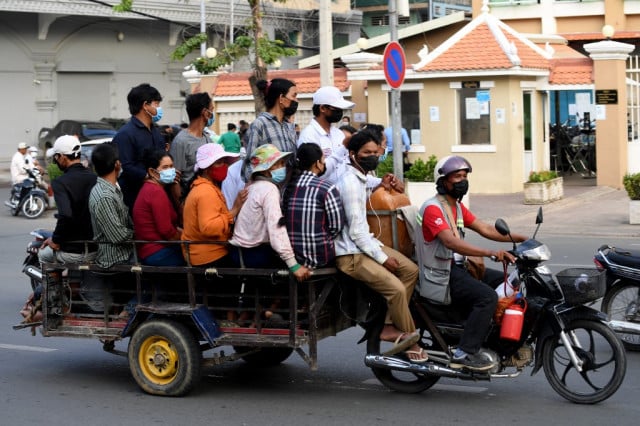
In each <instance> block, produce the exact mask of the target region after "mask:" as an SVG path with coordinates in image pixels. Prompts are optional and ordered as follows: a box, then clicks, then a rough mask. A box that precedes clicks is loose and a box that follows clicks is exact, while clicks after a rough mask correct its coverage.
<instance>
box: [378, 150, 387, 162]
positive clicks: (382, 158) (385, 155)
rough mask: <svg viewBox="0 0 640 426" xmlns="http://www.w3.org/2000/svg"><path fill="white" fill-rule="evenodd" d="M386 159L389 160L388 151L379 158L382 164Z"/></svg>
mask: <svg viewBox="0 0 640 426" xmlns="http://www.w3.org/2000/svg"><path fill="white" fill-rule="evenodd" d="M386 159H387V151H385V152H384V154H382V155H381V156H380V157H378V161H379V162H380V163H382V162H383V161H384V160H386Z"/></svg>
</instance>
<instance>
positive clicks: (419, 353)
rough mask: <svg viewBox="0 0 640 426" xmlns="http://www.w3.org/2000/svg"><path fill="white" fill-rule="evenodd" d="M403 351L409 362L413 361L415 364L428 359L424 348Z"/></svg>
mask: <svg viewBox="0 0 640 426" xmlns="http://www.w3.org/2000/svg"><path fill="white" fill-rule="evenodd" d="M404 353H405V354H406V355H407V359H408V360H409V361H410V362H415V363H417V364H420V363H422V362H427V361H429V355H427V353H426V352H425V350H424V349H422V348H420V350H419V351H404ZM409 355H418V356H420V358H418V359H413V358H411V357H410V356H409Z"/></svg>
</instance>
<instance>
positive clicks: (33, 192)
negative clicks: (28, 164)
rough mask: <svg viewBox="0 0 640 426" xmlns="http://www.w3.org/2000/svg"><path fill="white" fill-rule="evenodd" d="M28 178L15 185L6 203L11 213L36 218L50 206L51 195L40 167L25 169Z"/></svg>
mask: <svg viewBox="0 0 640 426" xmlns="http://www.w3.org/2000/svg"><path fill="white" fill-rule="evenodd" d="M25 170H26V171H27V174H28V175H29V177H28V178H26V179H25V180H23V181H22V182H21V183H18V184H15V185H13V187H12V188H11V197H10V198H9V201H5V202H4V204H5V205H6V206H7V207H9V208H10V209H11V213H12V214H13V215H14V216H17V215H18V213H20V212H22V214H23V215H24V216H25V217H26V218H28V219H36V218H38V217H40V216H41V215H42V213H44V211H45V210H46V209H47V207H48V206H49V196H48V195H47V192H46V191H44V190H43V189H42V188H41V186H42V175H41V174H40V172H39V171H38V169H35V168H34V169H25Z"/></svg>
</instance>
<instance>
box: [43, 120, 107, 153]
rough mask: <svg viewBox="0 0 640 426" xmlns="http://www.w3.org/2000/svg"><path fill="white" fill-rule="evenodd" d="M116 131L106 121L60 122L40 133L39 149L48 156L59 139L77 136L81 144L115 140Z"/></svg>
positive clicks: (44, 128)
mask: <svg viewBox="0 0 640 426" xmlns="http://www.w3.org/2000/svg"><path fill="white" fill-rule="evenodd" d="M116 133H117V131H116V129H115V128H114V127H113V126H112V125H111V124H109V123H107V122H104V121H90V120H60V121H59V122H58V124H56V125H55V126H54V127H53V128H48V127H43V128H42V129H40V132H38V148H40V149H41V150H42V151H43V152H44V153H45V155H46V152H47V149H49V148H51V147H52V146H53V143H54V142H55V141H56V139H58V137H60V136H63V135H75V136H77V137H78V139H79V140H80V142H86V141H89V140H92V139H103V138H113V137H114V136H115V134H116Z"/></svg>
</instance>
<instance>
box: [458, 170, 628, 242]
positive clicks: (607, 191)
mask: <svg viewBox="0 0 640 426" xmlns="http://www.w3.org/2000/svg"><path fill="white" fill-rule="evenodd" d="M594 184H595V182H594V181H593V180H591V179H582V178H581V177H580V176H579V175H573V176H565V179H564V198H563V199H562V200H559V201H555V202H553V203H549V204H546V205H543V206H542V211H543V218H544V223H543V225H542V226H541V228H540V233H541V234H547V235H584V234H588V235H590V236H603V237H607V236H609V237H638V236H640V225H630V224H629V197H628V196H627V193H626V192H625V191H624V190H617V189H613V188H610V187H605V186H594ZM471 189H473V186H471ZM470 200H471V211H472V212H473V213H474V214H475V215H476V216H477V217H478V218H480V219H482V220H485V221H487V222H489V223H494V222H495V220H496V219H497V218H499V217H501V218H503V219H505V220H506V221H507V223H508V224H509V227H510V228H511V229H513V230H518V232H520V233H524V234H527V233H528V232H529V230H533V229H534V224H535V218H536V214H537V212H538V208H539V207H540V206H536V205H525V204H524V203H523V200H524V194H523V193H522V192H518V193H515V194H500V195H484V194H473V192H472V193H471V197H470Z"/></svg>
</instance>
